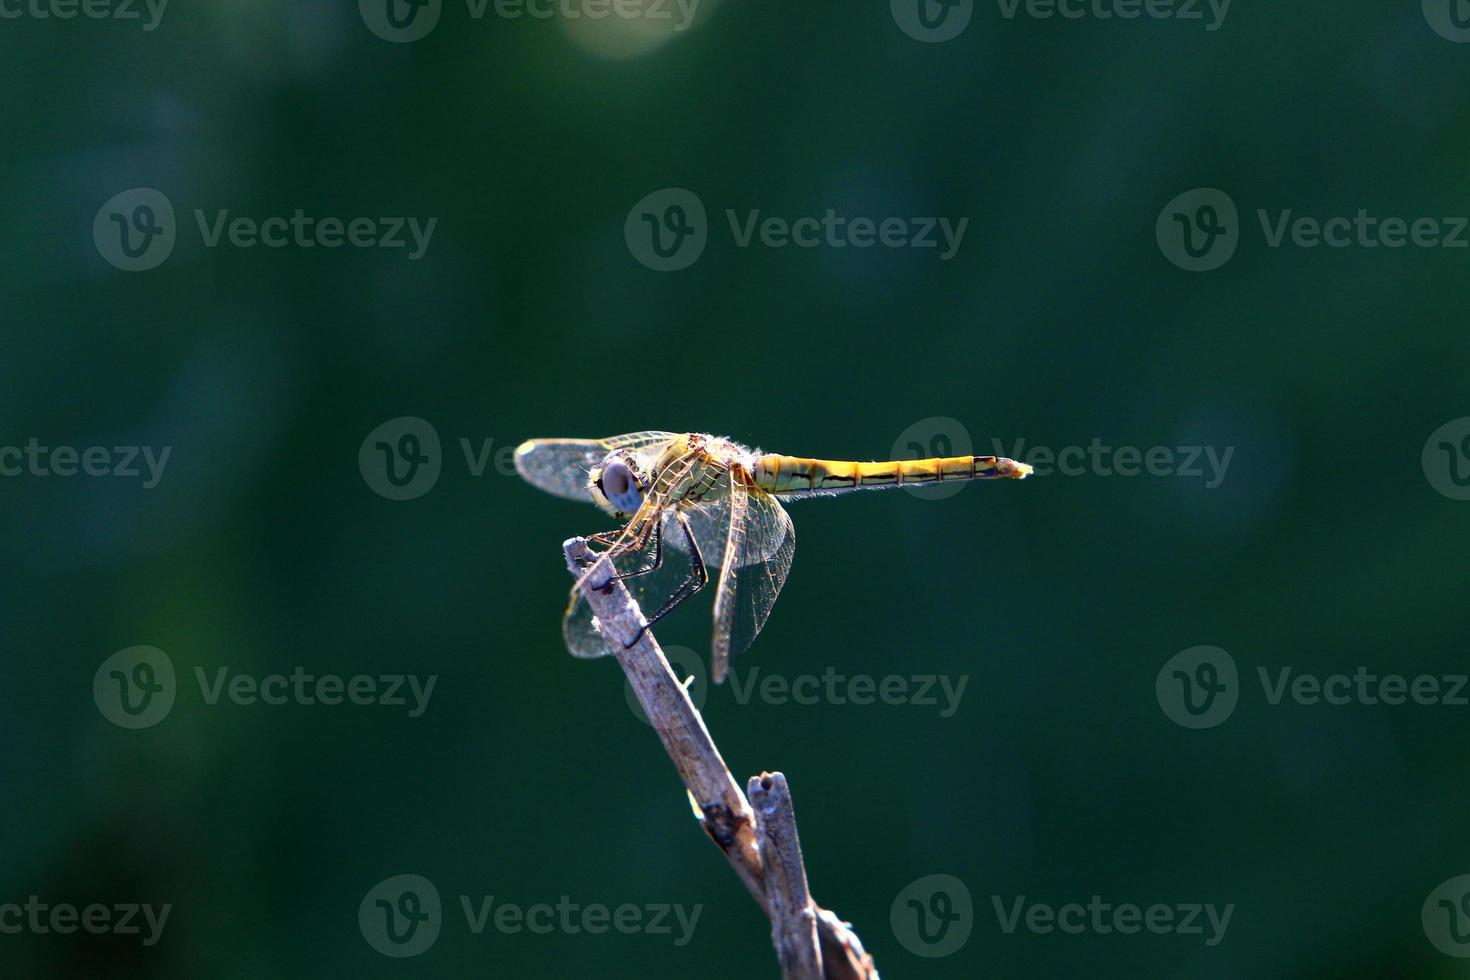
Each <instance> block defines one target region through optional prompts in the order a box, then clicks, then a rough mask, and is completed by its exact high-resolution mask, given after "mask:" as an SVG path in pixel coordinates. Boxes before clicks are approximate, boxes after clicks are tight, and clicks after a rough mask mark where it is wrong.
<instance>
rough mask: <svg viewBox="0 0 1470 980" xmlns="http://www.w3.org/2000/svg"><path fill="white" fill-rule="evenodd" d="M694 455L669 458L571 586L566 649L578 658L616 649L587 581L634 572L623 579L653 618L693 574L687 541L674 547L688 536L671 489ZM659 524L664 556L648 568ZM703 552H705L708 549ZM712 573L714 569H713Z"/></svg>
mask: <svg viewBox="0 0 1470 980" xmlns="http://www.w3.org/2000/svg"><path fill="white" fill-rule="evenodd" d="M696 462H697V458H696V456H695V455H694V454H690V455H687V456H684V457H682V458H680V459H677V460H675V461H674V462H672V463H670V464H669V466H668V467H667V468H666V474H665V475H666V479H658V480H656V481H655V484H656V485H655V487H654V488H653V489H652V490H650V492H649V493H648V495H647V496H645V497H644V500H643V505H642V506H641V507H639V508H638V513H636V514H634V515H633V516H632V518H631V519H629V521H628V523H627V526H625V527H624V528H623V530H622V532H621V533H620V534H619V535H618V537H617V538H616V539H615V540H614V541H613V544H612V545H611V546H610V547H609V548H608V549H607V550H606V551H604V552H603V553H602V554H601V555H600V556H599V557H598V559H597V561H596V562H594V563H593V564H592V566H591V567H589V568H588V569H587V570H586V571H585V572H583V573H582V577H581V578H580V579H579V580H578V581H577V583H576V584H575V585H573V586H572V590H571V593H570V595H568V597H567V608H566V612H565V613H564V614H563V616H562V637H563V638H564V639H565V640H566V644H567V650H568V652H570V653H571V654H572V656H574V657H604V656H607V655H608V654H610V653H613V652H615V651H614V650H613V649H612V646H611V644H610V643H609V641H607V640H605V639H604V638H603V636H602V632H601V630H600V629H599V627H598V624H597V619H596V617H594V616H593V615H592V608H591V607H590V606H588V605H587V600H586V599H585V598H584V597H583V595H582V583H583V582H585V581H592V582H598V581H603V580H605V579H606V578H607V577H608V576H609V575H629V573H632V572H642V574H638V575H631V576H630V577H628V578H625V579H623V585H625V586H626V587H627V589H628V591H629V592H630V593H631V594H632V596H633V600H634V601H635V602H637V603H638V608H639V609H641V610H642V611H643V615H644V616H645V617H651V616H653V615H654V613H655V612H656V611H657V610H658V609H659V608H660V607H661V606H662V605H663V604H664V602H665V601H666V600H667V599H668V598H669V596H671V595H673V594H674V592H675V591H676V590H677V589H678V588H679V586H680V585H682V584H683V583H684V582H685V581H686V580H687V579H688V578H689V573H690V570H691V568H692V567H693V565H692V562H691V561H690V559H689V551H688V547H687V544H686V546H685V547H684V548H683V549H680V548H675V547H671V545H672V543H673V539H675V538H677V539H678V540H680V541H681V542H682V541H683V535H684V532H683V530H681V529H680V528H679V526H678V523H677V521H674V520H672V519H669V518H668V517H667V515H668V514H670V513H671V512H672V510H673V508H674V506H675V504H674V502H673V501H671V500H670V499H669V498H668V495H667V491H668V489H669V488H670V487H672V486H674V485H675V484H676V483H677V482H678V481H679V480H680V479H682V477H683V476H685V475H687V474H688V473H689V471H690V470H691V469H692V468H693V467H694V466H695V465H696ZM655 528H657V529H658V530H659V531H660V532H661V533H662V539H661V546H662V555H663V559H662V561H661V562H660V563H658V567H657V568H655V569H652V570H650V571H644V570H645V569H648V568H649V567H650V566H652V565H653V564H654V563H655V554H656V552H657V550H658V547H659V542H658V540H657V539H655V537H654V533H655ZM700 550H701V554H702V553H703V549H700ZM712 574H713V573H712Z"/></svg>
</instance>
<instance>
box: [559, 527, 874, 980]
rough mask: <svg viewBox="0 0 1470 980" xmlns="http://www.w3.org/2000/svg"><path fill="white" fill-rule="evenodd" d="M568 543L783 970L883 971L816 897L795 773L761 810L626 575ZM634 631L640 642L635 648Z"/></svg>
mask: <svg viewBox="0 0 1470 980" xmlns="http://www.w3.org/2000/svg"><path fill="white" fill-rule="evenodd" d="M562 550H563V551H564V553H565V554H566V560H567V570H568V571H570V572H571V574H572V577H573V578H574V579H576V580H577V581H578V583H580V585H579V587H580V588H581V590H582V594H583V596H585V597H586V599H587V604H588V605H589V606H590V607H591V609H592V612H593V614H594V615H595V616H596V617H597V622H598V627H599V629H601V631H602V636H603V638H604V639H605V640H606V641H607V644H608V647H609V648H610V649H611V650H612V652H613V653H614V654H615V655H616V656H617V660H618V664H619V665H620V666H621V667H622V668H623V673H624V674H626V675H627V678H628V683H629V685H630V686H631V687H632V688H633V693H634V694H635V695H637V697H638V703H639V704H640V705H642V707H643V712H644V714H645V715H647V716H648V720H649V722H650V724H652V726H653V728H654V730H655V731H657V732H658V737H659V739H660V740H661V741H662V742H663V745H664V750H665V751H666V752H668V754H669V758H670V759H671V760H673V763H674V768H675V769H676V770H677V771H678V773H679V778H680V779H682V780H683V781H684V785H685V786H686V787H687V788H688V790H689V795H690V797H691V798H692V799H693V800H694V804H695V806H696V808H697V809H698V810H699V812H700V813H701V814H702V816H701V818H700V823H701V825H702V826H703V827H704V830H705V833H707V834H708V835H709V837H710V839H711V840H713V841H714V842H715V845H716V846H718V847H719V849H720V850H721V851H722V852H724V854H725V857H726V859H727V860H729V862H730V866H731V867H732V868H734V869H735V873H736V874H737V875H738V876H739V877H740V880H741V881H743V882H744V883H745V887H746V889H747V890H748V891H749V892H750V894H751V897H753V898H754V899H755V900H756V903H757V904H758V905H760V907H761V909H762V911H764V912H765V913H766V915H767V916H768V917H769V918H770V920H771V935H772V940H773V942H774V943H775V945H776V953H777V956H778V957H779V958H780V961H781V970H782V975H783V977H785V978H787V980H879V978H878V971H877V969H876V968H875V967H874V966H873V958H872V957H871V956H869V955H868V954H867V953H866V952H865V951H864V950H863V944H862V941H861V940H859V939H858V937H857V935H856V934H855V933H854V932H853V931H852V929H851V927H850V926H849V925H848V924H847V923H845V922H843V921H842V920H841V919H839V918H838V917H837V916H836V915H834V914H832V913H831V912H829V911H827V910H825V909H821V908H818V907H817V905H816V904H815V903H813V902H812V899H811V894H810V893H809V891H808V889H807V882H806V868H805V865H804V862H803V860H802V856H801V842H800V839H799V838H798V836H797V832H796V817H795V812H794V810H793V808H792V805H791V795H790V791H789V789H788V788H787V785H786V777H784V776H783V775H781V774H780V773H778V772H776V773H763V774H762V775H761V776H760V777H758V778H757V779H753V780H751V796H752V798H753V799H755V800H757V801H758V803H759V806H760V811H759V813H757V811H755V810H753V809H752V807H751V804H750V802H749V801H747V800H746V798H745V794H744V793H742V792H741V791H740V786H739V784H737V783H736V782H735V778H734V777H733V776H732V775H731V774H730V769H729V767H728V766H726V765H725V760H724V759H723V758H722V757H721V756H720V752H719V750H718V749H717V748H715V744H714V741H713V740H712V739H711V738H710V735H709V731H708V729H706V728H705V727H704V719H703V718H702V717H701V716H700V714H699V711H698V709H696V708H695V707H694V703H693V702H692V701H690V700H689V695H688V693H687V692H686V691H685V690H684V686H683V685H682V684H680V683H679V680H678V678H677V677H675V676H674V672H673V670H671V669H670V668H669V662H668V660H667V659H666V658H665V657H664V654H663V651H662V650H661V649H659V646H658V642H657V641H656V640H655V639H654V637H653V633H652V631H650V630H644V631H643V632H642V634H641V635H640V634H639V630H640V629H642V627H643V625H644V623H645V620H644V618H643V613H642V611H641V610H639V608H638V605H637V604H636V603H635V602H634V601H633V597H632V596H631V595H629V594H628V590H627V589H626V588H625V587H624V586H623V584H622V583H621V582H609V581H606V580H605V579H604V580H600V581H591V580H590V579H588V578H586V577H585V576H584V573H585V571H586V569H587V568H589V567H591V565H592V563H593V562H594V561H596V560H597V555H595V554H594V553H593V552H592V551H591V550H590V549H589V548H588V547H587V542H586V540H585V539H583V538H571V539H569V540H568V541H566V542H565V543H564V544H563V545H562ZM609 564H610V563H609ZM609 574H611V572H610V573H609ZM634 636H637V637H638V641H637V642H636V643H633V644H632V646H627V647H625V644H628V643H629V642H630V641H632V639H633V637H634Z"/></svg>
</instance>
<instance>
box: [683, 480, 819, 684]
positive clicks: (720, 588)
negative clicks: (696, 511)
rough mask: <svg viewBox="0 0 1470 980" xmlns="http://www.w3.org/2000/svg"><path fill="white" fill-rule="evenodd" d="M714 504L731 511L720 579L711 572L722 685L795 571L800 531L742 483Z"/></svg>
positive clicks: (715, 667) (717, 673)
mask: <svg viewBox="0 0 1470 980" xmlns="http://www.w3.org/2000/svg"><path fill="white" fill-rule="evenodd" d="M714 503H716V504H721V505H722V507H723V509H724V510H725V511H727V514H726V516H725V518H724V522H723V523H724V526H725V534H726V538H725V544H724V547H723V549H721V550H722V554H721V556H720V564H719V574H718V575H715V573H714V571H713V569H712V570H711V573H710V576H711V579H712V580H713V581H714V582H716V589H715V607H714V635H713V639H712V640H711V642H710V675H711V676H712V677H713V678H714V681H715V683H716V684H718V683H720V682H722V681H723V680H724V679H725V673H726V671H727V670H728V669H729V665H730V660H731V659H732V658H733V657H735V656H736V655H738V654H740V653H744V652H745V650H746V649H747V648H748V647H749V646H750V645H751V644H752V643H753V642H755V638H756V636H757V635H759V633H760V631H761V629H762V628H763V627H764V626H765V625H766V618H767V617H769V616H770V614H771V607H772V606H774V605H775V604H776V597H777V596H778V595H780V594H781V587H782V586H783V585H785V584H786V573H787V572H789V571H790V570H791V558H792V556H793V555H794V554H795V553H796V528H794V527H792V525H791V518H790V516H789V515H787V513H786V511H785V510H783V509H782V507H781V505H780V504H779V503H778V502H777V501H776V498H775V497H773V496H771V495H770V494H768V493H766V492H765V491H764V490H761V489H760V488H759V487H754V486H747V485H746V483H745V481H744V480H743V479H740V478H737V479H735V480H733V481H732V482H731V486H730V493H729V495H728V496H727V497H726V498H724V500H723V501H716V502H714ZM702 550H703V549H701V551H702Z"/></svg>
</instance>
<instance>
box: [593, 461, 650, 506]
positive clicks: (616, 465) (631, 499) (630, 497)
mask: <svg viewBox="0 0 1470 980" xmlns="http://www.w3.org/2000/svg"><path fill="white" fill-rule="evenodd" d="M602 492H603V494H604V495H605V496H606V497H607V499H608V500H609V501H610V502H611V503H612V505H613V506H614V507H616V508H617V509H618V510H619V511H620V512H621V513H624V514H631V513H633V512H634V511H636V510H637V509H638V505H639V504H640V503H642V500H643V497H642V494H640V493H639V492H638V479H637V477H635V476H634V475H633V471H632V470H631V469H629V468H628V464H626V463H624V462H622V461H621V460H613V461H612V462H611V463H608V464H607V466H605V467H603V470H602Z"/></svg>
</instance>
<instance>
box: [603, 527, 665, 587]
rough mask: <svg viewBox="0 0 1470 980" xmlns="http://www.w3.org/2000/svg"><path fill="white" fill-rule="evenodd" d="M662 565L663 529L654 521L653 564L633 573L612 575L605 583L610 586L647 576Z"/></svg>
mask: <svg viewBox="0 0 1470 980" xmlns="http://www.w3.org/2000/svg"><path fill="white" fill-rule="evenodd" d="M663 563H664V529H663V523H662V522H661V521H655V522H654V525H653V562H652V563H651V564H648V565H644V566H643V567H642V568H639V569H635V570H634V571H631V572H622V573H620V574H617V575H614V576H613V577H612V578H610V579H608V580H607V581H608V583H609V584H611V583H613V582H621V581H622V580H623V579H625V578H637V577H638V576H640V575H647V574H648V573H649V572H656V571H658V569H659V566H661V565H662V564H663Z"/></svg>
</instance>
